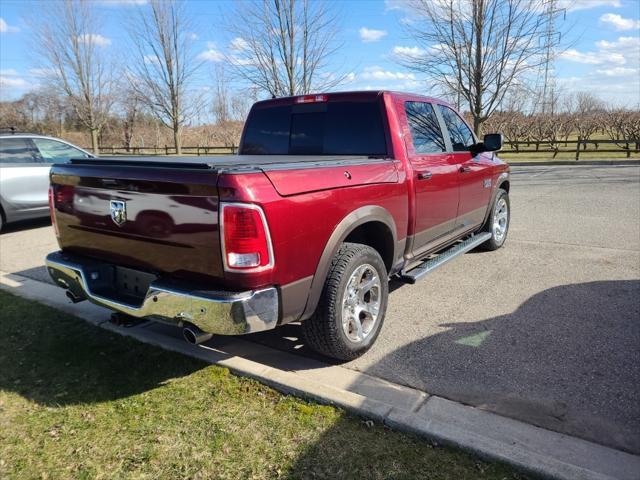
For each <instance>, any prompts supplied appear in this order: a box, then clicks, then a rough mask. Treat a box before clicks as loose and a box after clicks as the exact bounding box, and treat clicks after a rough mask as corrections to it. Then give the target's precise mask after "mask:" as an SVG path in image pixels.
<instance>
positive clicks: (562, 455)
mask: <svg viewBox="0 0 640 480" xmlns="http://www.w3.org/2000/svg"><path fill="white" fill-rule="evenodd" d="M0 288H2V289H4V290H7V291H9V292H12V293H14V294H16V295H20V296H22V297H25V298H29V299H32V300H37V301H40V302H42V303H44V304H47V305H50V306H52V307H54V308H57V309H60V310H63V311H65V312H67V313H70V314H72V315H75V316H78V317H81V318H83V319H85V320H86V321H89V322H90V323H92V324H94V325H97V326H99V327H101V328H104V329H106V330H109V331H112V332H116V333H119V334H121V335H126V336H130V337H133V338H135V339H137V340H139V341H141V342H144V343H149V344H153V345H157V346H160V347H162V348H164V349H167V350H172V351H175V352H179V353H182V354H185V355H189V356H191V357H195V358H198V359H201V360H203V361H205V362H208V363H211V364H216V365H220V366H223V367H226V368H229V369H230V370H231V371H233V372H234V373H236V374H238V375H242V376H247V377H251V378H254V379H256V380H259V381H260V382H263V383H265V384H267V385H269V386H271V387H273V388H275V389H277V390H279V391H281V392H284V393H288V394H293V395H298V396H302V397H306V398H310V399H313V400H316V401H319V402H322V403H328V404H332V405H336V406H338V407H341V408H344V409H345V410H348V411H350V412H353V413H356V414H358V415H361V416H363V417H366V418H371V419H374V420H376V421H379V422H381V423H384V424H385V425H388V426H389V427H391V428H394V429H397V430H401V431H405V432H410V433H413V434H416V435H419V436H422V437H425V438H428V439H431V440H434V441H438V442H441V443H444V444H448V445H452V446H455V447H459V448H462V449H464V450H468V451H472V452H474V453H476V454H478V455H480V456H482V457H484V458H486V459H490V460H500V461H504V462H507V463H509V464H511V465H513V466H515V467H517V468H519V469H522V470H524V471H526V472H531V473H534V474H536V475H540V476H542V477H545V478H558V479H576V480H577V479H581V480H583V479H584V480H591V479H592V480H605V479H607V480H613V479H618V480H638V479H640V457H638V456H635V455H631V454H628V453H625V452H621V451H618V450H614V449H611V448H608V447H604V446H602V445H598V444H595V443H591V442H588V441H585V440H581V439H578V438H575V437H571V436H568V435H564V434H560V433H557V432H552V431H549V430H545V429H542V428H538V427H534V426H532V425H529V424H526V423H523V422H520V421H517V420H513V419H510V418H506V417H502V416H499V415H496V414H493V413H490V412H486V411H483V410H481V409H478V408H474V407H469V406H466V405H462V404H460V403H457V402H452V401H450V400H446V399H444V398H440V397H436V396H429V395H428V394H426V393H425V392H421V391H419V390H415V389H412V388H408V387H405V386H402V385H397V384H393V383H391V382H387V381H385V380H381V379H378V378H376V377H372V376H369V375H367V374H364V373H360V372H355V371H353V370H349V369H346V368H342V367H339V366H332V365H327V364H324V363H322V362H319V361H316V360H312V359H307V358H303V357H299V356H296V355H292V354H289V353H286V352H281V351H278V350H274V349H271V348H268V347H265V346H262V345H257V344H254V343H251V342H247V341H245V340H241V339H237V338H233V337H216V338H214V339H212V340H211V341H210V342H207V343H206V344H205V345H202V346H199V347H198V346H193V345H189V344H188V343H186V342H184V341H183V340H182V339H181V338H180V337H179V335H178V332H177V331H176V329H175V328H171V327H167V326H164V325H160V324H154V323H150V322H149V323H144V324H141V325H138V326H135V327H132V328H123V327H117V326H115V325H113V324H111V323H109V321H108V320H109V312H108V311H107V310H105V309H103V308H100V307H97V306H95V305H92V304H90V303H88V302H83V303H80V304H76V305H72V304H71V303H70V302H69V301H68V300H67V298H66V297H65V296H64V293H63V291H62V290H61V289H59V288H58V287H55V286H53V285H50V284H47V283H43V282H38V281H36V280H31V279H28V278H25V277H22V276H19V275H14V274H7V273H4V272H1V271H0Z"/></svg>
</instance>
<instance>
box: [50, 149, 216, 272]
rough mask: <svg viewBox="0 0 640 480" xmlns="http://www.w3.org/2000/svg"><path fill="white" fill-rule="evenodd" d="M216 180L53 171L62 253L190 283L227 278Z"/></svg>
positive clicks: (89, 169) (96, 166)
mask: <svg viewBox="0 0 640 480" xmlns="http://www.w3.org/2000/svg"><path fill="white" fill-rule="evenodd" d="M217 179H218V172H217V171H216V169H215V168H211V167H206V166H204V165H201V166H199V165H196V164H184V163H183V164H179V163H175V164H172V163H165V164H162V165H159V164H157V163H153V162H147V163H145V162H140V161H138V162H132V163H127V162H117V161H104V162H101V161H99V160H96V161H94V163H89V162H82V163H71V164H63V165H55V166H54V167H53V168H52V171H51V182H52V185H53V189H54V190H53V195H54V198H55V203H56V208H55V216H56V224H57V228H58V232H59V237H58V241H59V243H60V247H61V248H62V249H63V250H65V251H69V252H72V253H73V252H75V253H78V254H81V255H86V256H90V257H95V258H98V259H100V260H101V261H106V262H113V263H115V264H118V265H121V266H124V267H130V268H137V269H141V270H145V271H149V272H151V273H154V274H156V275H160V276H162V275H163V274H171V276H173V277H176V278H184V279H187V280H210V281H212V282H213V283H215V280H216V279H221V278H222V275H223V268H222V260H221V252H220V240H219V234H218V194H217V187H216V183H217Z"/></svg>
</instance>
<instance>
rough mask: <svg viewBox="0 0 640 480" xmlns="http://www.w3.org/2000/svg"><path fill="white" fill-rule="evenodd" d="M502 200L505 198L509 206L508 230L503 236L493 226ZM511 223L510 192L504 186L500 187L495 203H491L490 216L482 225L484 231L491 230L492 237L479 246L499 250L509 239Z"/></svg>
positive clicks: (489, 249)
mask: <svg viewBox="0 0 640 480" xmlns="http://www.w3.org/2000/svg"><path fill="white" fill-rule="evenodd" d="M501 200H504V201H505V203H506V206H507V224H506V231H505V232H504V235H502V236H501V237H497V236H496V231H495V230H494V228H493V222H494V217H495V214H496V210H497V209H498V205H500V204H501V202H500V201H501ZM510 225H511V203H510V202H509V193H507V191H506V190H503V189H502V188H500V189H498V193H497V194H496V198H495V200H494V201H493V205H491V211H490V212H489V216H488V217H487V221H486V222H485V224H484V226H483V227H482V230H481V231H482V232H490V233H491V238H490V239H489V240H487V241H486V242H484V243H483V244H482V245H480V246H479V247H478V248H480V249H481V250H486V251H493V250H497V249H499V248H500V247H502V246H503V245H504V242H505V241H506V240H507V235H508V234H509V226H510Z"/></svg>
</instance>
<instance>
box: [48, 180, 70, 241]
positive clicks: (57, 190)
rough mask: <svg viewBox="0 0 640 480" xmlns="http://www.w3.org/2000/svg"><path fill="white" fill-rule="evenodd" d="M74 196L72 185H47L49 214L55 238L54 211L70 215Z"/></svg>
mask: <svg viewBox="0 0 640 480" xmlns="http://www.w3.org/2000/svg"><path fill="white" fill-rule="evenodd" d="M74 194H75V189H74V187H73V186H72V185H49V213H50V214H51V225H53V231H54V232H55V234H56V237H57V236H59V235H58V234H59V231H58V224H57V222H56V210H60V211H63V212H67V213H70V212H71V211H72V210H73V197H74Z"/></svg>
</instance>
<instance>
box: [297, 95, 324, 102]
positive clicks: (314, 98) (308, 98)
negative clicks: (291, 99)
mask: <svg viewBox="0 0 640 480" xmlns="http://www.w3.org/2000/svg"><path fill="white" fill-rule="evenodd" d="M328 99H329V96H328V95H303V96H302V97H296V103H317V102H326V101H327V100H328Z"/></svg>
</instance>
